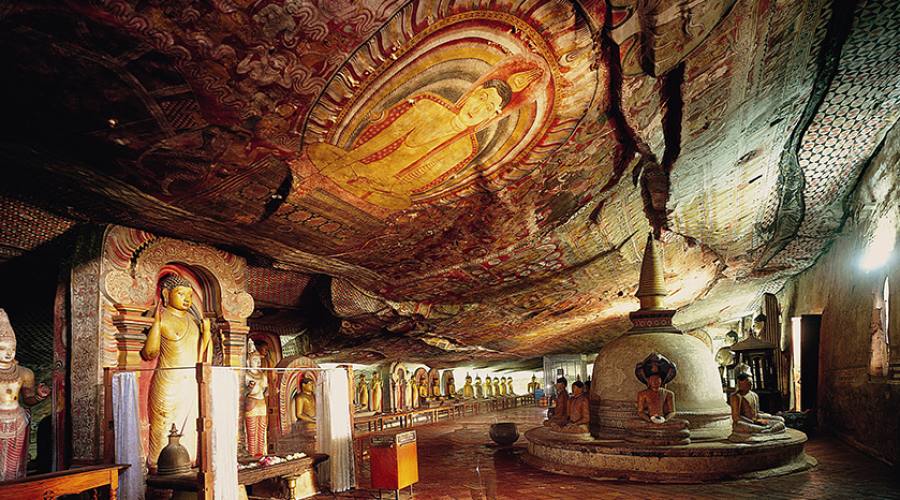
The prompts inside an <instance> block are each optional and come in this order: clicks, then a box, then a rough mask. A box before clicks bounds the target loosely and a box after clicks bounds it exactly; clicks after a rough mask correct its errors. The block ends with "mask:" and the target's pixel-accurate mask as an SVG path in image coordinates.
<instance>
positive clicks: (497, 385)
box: [491, 377, 506, 398]
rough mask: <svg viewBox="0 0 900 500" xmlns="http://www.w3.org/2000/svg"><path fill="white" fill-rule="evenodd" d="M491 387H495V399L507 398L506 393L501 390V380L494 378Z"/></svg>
mask: <svg viewBox="0 0 900 500" xmlns="http://www.w3.org/2000/svg"><path fill="white" fill-rule="evenodd" d="M491 385H493V386H494V397H495V398H499V397H500V396H505V394H504V393H505V392H506V391H501V389H500V379H499V378H497V377H494V380H493V382H491Z"/></svg>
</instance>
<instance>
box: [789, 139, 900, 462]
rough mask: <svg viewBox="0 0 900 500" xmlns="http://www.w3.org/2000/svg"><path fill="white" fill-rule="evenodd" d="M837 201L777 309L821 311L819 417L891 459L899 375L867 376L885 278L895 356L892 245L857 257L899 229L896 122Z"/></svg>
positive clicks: (899, 340) (897, 303)
mask: <svg viewBox="0 0 900 500" xmlns="http://www.w3.org/2000/svg"><path fill="white" fill-rule="evenodd" d="M845 206H846V208H847V209H848V212H847V213H848V215H849V217H848V218H847V220H846V221H845V223H844V227H843V228H842V231H841V233H840V234H839V236H838V237H837V238H836V239H835V240H834V241H833V242H832V243H831V247H830V248H829V250H828V251H827V252H826V253H825V254H824V255H822V257H820V258H819V260H818V261H817V262H816V264H815V265H814V266H812V267H811V268H809V269H807V270H806V271H804V272H803V273H801V274H800V275H798V276H797V277H796V278H795V279H794V280H793V282H792V283H789V285H788V287H786V289H785V292H786V293H785V294H784V295H785V298H786V299H787V302H788V303H786V304H785V310H786V312H787V314H786V315H785V316H786V319H787V318H790V317H793V316H800V315H803V314H821V315H822V324H821V332H820V350H819V360H820V361H819V362H820V366H819V394H818V407H819V415H818V416H819V424H820V425H821V426H823V427H825V428H827V429H829V430H831V431H833V432H835V433H836V434H838V435H839V436H841V437H843V438H845V439H846V440H847V441H849V442H850V443H852V444H854V445H856V446H857V447H859V448H861V449H863V450H864V451H866V452H868V453H870V454H872V455H874V456H876V457H878V458H880V459H882V460H884V461H887V462H889V463H893V464H895V465H897V464H900V417H898V415H900V380H896V381H892V380H890V378H891V377H890V376H888V377H883V376H873V375H870V370H869V362H870V359H871V356H872V351H873V348H872V346H873V342H872V336H873V335H872V333H873V328H874V327H875V323H876V322H877V315H873V309H874V308H875V307H876V304H877V302H878V300H879V299H878V297H879V296H881V295H882V294H883V292H882V291H883V287H884V282H885V279H888V280H889V283H890V286H891V288H893V293H891V294H890V297H889V300H888V304H889V322H888V336H889V337H891V338H892V342H891V344H892V347H893V349H892V351H893V352H891V354H890V356H891V362H892V363H894V364H896V363H897V362H898V361H900V255H898V254H900V248H896V246H895V248H894V250H893V252H892V254H891V257H890V258H889V259H888V261H887V262H886V263H885V264H883V265H882V266H880V267H878V268H875V269H866V268H865V267H864V265H863V262H862V261H863V256H864V255H865V254H866V251H867V249H868V248H869V247H870V246H871V245H872V241H873V239H874V237H875V234H876V233H877V232H881V233H884V234H887V235H888V236H889V237H888V240H889V241H890V238H893V240H894V241H895V242H896V241H897V238H898V234H900V126H895V127H894V129H893V130H892V131H891V133H889V134H888V136H887V138H886V140H885V141H884V143H883V144H882V147H881V150H880V151H879V153H878V154H877V155H876V156H875V157H874V158H873V160H872V162H871V163H870V165H869V166H868V167H867V169H866V171H865V173H864V174H863V176H862V178H861V179H860V181H859V185H858V186H857V188H856V190H855V191H854V194H853V196H852V197H851V199H849V200H848V203H847V204H846V205H845ZM879 227H880V229H879ZM885 228H887V231H885ZM877 305H880V304H877ZM788 323H789V321H788ZM897 366H898V368H900V365H897ZM896 370H897V368H895V371H896Z"/></svg>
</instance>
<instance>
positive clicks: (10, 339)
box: [0, 309, 16, 367]
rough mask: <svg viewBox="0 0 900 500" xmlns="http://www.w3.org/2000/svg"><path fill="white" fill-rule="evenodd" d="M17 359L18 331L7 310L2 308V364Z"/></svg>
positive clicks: (0, 315) (0, 310)
mask: <svg viewBox="0 0 900 500" xmlns="http://www.w3.org/2000/svg"><path fill="white" fill-rule="evenodd" d="M15 359H16V333H15V332H14V331H13V327H12V324H11V323H10V322H9V316H7V315H6V311H4V310H3V309H0V366H3V367H6V366H9V365H10V364H11V363H12V362H13V361H14V360H15Z"/></svg>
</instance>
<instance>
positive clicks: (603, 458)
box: [523, 427, 816, 483]
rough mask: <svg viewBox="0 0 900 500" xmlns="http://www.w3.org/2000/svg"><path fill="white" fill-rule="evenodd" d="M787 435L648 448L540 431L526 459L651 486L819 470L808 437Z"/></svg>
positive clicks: (556, 469)
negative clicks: (754, 440) (773, 438)
mask: <svg viewBox="0 0 900 500" xmlns="http://www.w3.org/2000/svg"><path fill="white" fill-rule="evenodd" d="M784 435H785V436H786V439H783V440H778V441H769V442H766V443H758V444H735V443H731V442H728V441H727V440H719V441H705V442H700V443H691V444H689V445H684V446H649V445H640V444H635V443H629V442H626V441H624V440H622V439H595V438H592V437H591V436H590V435H582V434H571V435H566V434H561V433H557V432H552V431H550V430H549V429H547V428H545V427H537V428H534V429H531V430H529V431H527V432H526V433H525V438H526V439H528V453H526V454H525V455H523V459H524V460H525V462H527V463H528V464H530V465H532V466H534V467H536V468H538V469H542V470H545V471H548V472H553V473H557V474H566V475H571V476H580V477H589V478H592V479H607V480H623V481H635V482H647V483H702V482H707V481H728V480H737V479H759V478H764V477H771V476H778V475H783V474H789V473H792V472H799V471H803V470H807V469H809V468H811V467H813V466H815V465H816V460H815V459H814V458H812V457H810V456H809V455H807V454H806V453H804V451H803V445H804V443H806V434H803V433H802V432H800V431H797V430H794V429H788V430H787V431H786V433H785V434H784Z"/></svg>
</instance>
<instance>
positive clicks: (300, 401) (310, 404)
mask: <svg viewBox="0 0 900 500" xmlns="http://www.w3.org/2000/svg"><path fill="white" fill-rule="evenodd" d="M294 412H295V413H296V415H297V425H298V426H299V427H300V430H301V431H303V432H314V431H315V430H316V382H315V380H313V379H311V378H304V379H303V381H302V382H300V392H299V393H298V394H297V396H296V397H295V398H294Z"/></svg>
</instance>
